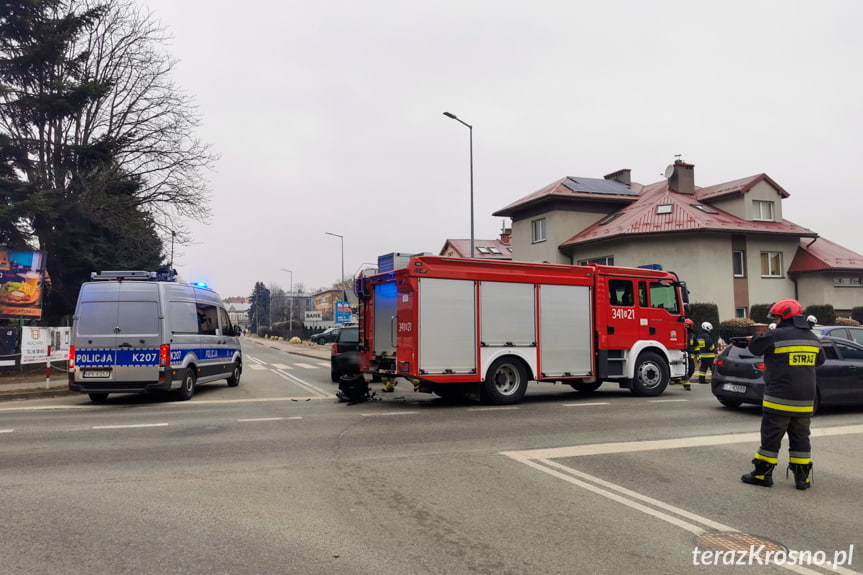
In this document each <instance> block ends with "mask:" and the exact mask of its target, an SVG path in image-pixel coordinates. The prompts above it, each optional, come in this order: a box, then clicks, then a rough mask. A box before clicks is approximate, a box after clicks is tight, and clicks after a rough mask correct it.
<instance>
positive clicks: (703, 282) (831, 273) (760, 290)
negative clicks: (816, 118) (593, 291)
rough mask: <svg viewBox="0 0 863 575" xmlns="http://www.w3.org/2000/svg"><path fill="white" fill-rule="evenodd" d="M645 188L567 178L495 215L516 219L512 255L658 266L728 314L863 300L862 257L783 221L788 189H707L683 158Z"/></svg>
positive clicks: (753, 180)
mask: <svg viewBox="0 0 863 575" xmlns="http://www.w3.org/2000/svg"><path fill="white" fill-rule="evenodd" d="M665 176H666V179H665V180H663V181H660V182H657V183H653V184H647V185H641V184H638V183H635V182H632V181H631V177H630V171H629V170H620V171H617V172H614V173H612V174H608V175H607V176H604V177H603V178H602V179H599V178H580V177H566V178H563V179H561V180H558V181H556V182H553V183H552V184H549V185H548V186H545V187H544V188H542V189H540V190H538V191H536V192H534V193H532V194H529V195H527V196H525V197H523V198H521V199H519V200H517V201H515V202H513V203H511V204H509V205H508V206H506V207H504V208H502V209H500V210H498V211H496V212H494V215H495V216H499V217H507V218H511V220H512V238H511V244H510V245H511V247H512V250H513V259H515V260H523V261H548V262H552V263H563V264H588V263H599V264H606V265H617V266H631V267H638V266H649V265H659V266H661V267H662V268H663V269H666V270H672V271H675V272H677V274H678V275H679V276H680V278H681V279H682V280H685V281H686V282H687V284H688V285H689V290H690V300H691V301H692V302H699V303H715V304H717V306H718V307H719V315H720V318H722V319H728V318H731V317H747V316H748V315H749V308H750V306H752V305H756V304H770V303H772V302H774V301H776V300H778V299H782V298H795V299H798V300H800V302H801V303H802V304H803V306H804V307H805V306H807V305H813V304H825V303H830V304H832V305H833V307H834V309H835V310H836V311H837V315H844V316H847V315H849V314H850V311H851V309H852V308H853V307H858V306H863V283H861V282H863V256H861V255H859V254H857V253H854V252H852V251H851V250H848V249H846V248H843V247H842V246H839V245H837V244H835V243H833V242H830V241H828V240H826V239H825V238H822V237H820V236H819V235H818V234H817V233H816V232H815V231H813V230H810V229H807V228H804V227H802V226H799V225H797V224H795V223H793V222H790V221H788V220H786V219H784V218H783V217H782V201H783V200H785V199H786V198H788V197H789V193H788V192H787V191H785V190H784V189H783V188H782V186H780V185H779V184H778V183H777V182H775V181H774V180H773V179H771V178H770V177H769V176H767V175H766V174H758V175H755V176H750V177H747V178H741V179H738V180H734V181H731V182H726V183H722V184H718V185H714V186H709V187H704V188H702V187H698V186H696V185H695V167H694V166H693V165H692V164H688V163H686V162H683V161H681V160H677V161H675V162H674V163H673V164H672V165H670V166H668V168H667V169H666V173H665Z"/></svg>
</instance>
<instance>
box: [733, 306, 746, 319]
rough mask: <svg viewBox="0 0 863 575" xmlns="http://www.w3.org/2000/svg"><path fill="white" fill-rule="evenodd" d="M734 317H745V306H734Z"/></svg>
mask: <svg viewBox="0 0 863 575" xmlns="http://www.w3.org/2000/svg"><path fill="white" fill-rule="evenodd" d="M734 317H746V308H745V307H736V308H734Z"/></svg>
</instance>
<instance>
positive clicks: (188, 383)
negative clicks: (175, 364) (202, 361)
mask: <svg viewBox="0 0 863 575" xmlns="http://www.w3.org/2000/svg"><path fill="white" fill-rule="evenodd" d="M197 381H198V378H197V377H196V376H195V370H193V369H191V368H188V367H187V368H186V371H184V372H183V383H182V384H180V389H178V390H177V399H179V400H180V401H186V400H187V399H192V396H193V395H195V382H197Z"/></svg>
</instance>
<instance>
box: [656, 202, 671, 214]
mask: <svg viewBox="0 0 863 575" xmlns="http://www.w3.org/2000/svg"><path fill="white" fill-rule="evenodd" d="M672 207H674V206H673V205H672V204H659V205H658V206H656V213H657V214H670V213H671V208H672Z"/></svg>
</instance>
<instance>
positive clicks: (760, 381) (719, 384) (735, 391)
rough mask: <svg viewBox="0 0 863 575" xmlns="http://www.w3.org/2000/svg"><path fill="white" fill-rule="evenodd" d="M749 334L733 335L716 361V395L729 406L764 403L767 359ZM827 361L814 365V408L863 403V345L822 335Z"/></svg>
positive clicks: (713, 381) (713, 388)
mask: <svg viewBox="0 0 863 575" xmlns="http://www.w3.org/2000/svg"><path fill="white" fill-rule="evenodd" d="M749 339H750V338H748V337H746V338H744V337H735V338H731V341H730V342H729V344H730V345H728V346H726V347H725V349H724V350H722V353H720V354H719V356H717V358H716V361H715V362H714V370H715V374H714V376H713V380H712V381H711V383H710V386H711V390H712V391H713V395H714V396H716V399H718V400H719V403H721V404H722V405H725V406H727V407H739V406H740V405H741V404H743V403H751V404H754V405H761V400H762V398H763V397H764V359H763V357H762V356H754V355H752V354H751V353H749V350H748V349H747V346H748V345H749ZM821 345H822V347H823V348H824V355H825V361H824V364H823V365H819V366H818V367H817V368H815V372H816V389H817V393H816V397H815V409H816V410H817V409H818V408H819V407H820V406H825V405H863V345H861V344H859V343H856V342H854V341H850V340H845V339H842V338H836V337H829V336H822V337H821Z"/></svg>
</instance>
